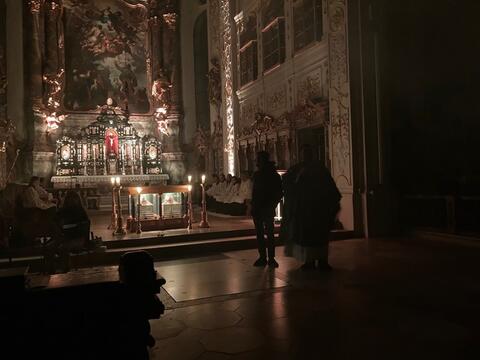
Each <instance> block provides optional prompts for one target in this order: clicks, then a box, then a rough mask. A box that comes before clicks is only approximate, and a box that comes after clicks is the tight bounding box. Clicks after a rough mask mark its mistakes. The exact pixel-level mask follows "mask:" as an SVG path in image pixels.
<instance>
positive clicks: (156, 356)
mask: <svg viewBox="0 0 480 360" xmlns="http://www.w3.org/2000/svg"><path fill="white" fill-rule="evenodd" d="M203 352H205V349H204V347H203V346H202V344H201V343H200V342H199V341H197V340H190V339H185V338H173V339H169V341H166V342H159V343H158V344H157V345H156V346H155V347H154V348H153V349H152V351H151V359H150V360H194V359H197V358H198V357H199V356H200V355H201V354H202V353H203Z"/></svg>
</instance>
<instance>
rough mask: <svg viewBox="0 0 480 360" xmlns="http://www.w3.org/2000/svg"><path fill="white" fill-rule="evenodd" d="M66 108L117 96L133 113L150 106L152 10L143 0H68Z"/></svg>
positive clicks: (85, 106)
mask: <svg viewBox="0 0 480 360" xmlns="http://www.w3.org/2000/svg"><path fill="white" fill-rule="evenodd" d="M63 4H64V9H65V18H64V21H65V67H66V84H65V86H66V87H65V98H64V107H65V109H66V110H69V111H91V110H95V109H97V107H98V106H100V105H103V104H105V101H106V99H107V98H112V99H113V100H114V102H115V103H116V105H117V106H121V107H124V106H125V105H126V104H128V108H129V110H130V112H132V113H139V114H145V113H148V112H149V110H150V103H149V96H148V91H147V89H148V88H149V79H148V76H147V73H148V72H147V63H146V58H147V56H146V46H147V39H148V24H147V17H148V9H147V7H146V6H145V2H144V1H141V0H128V1H126V0H65V1H64V3H63Z"/></svg>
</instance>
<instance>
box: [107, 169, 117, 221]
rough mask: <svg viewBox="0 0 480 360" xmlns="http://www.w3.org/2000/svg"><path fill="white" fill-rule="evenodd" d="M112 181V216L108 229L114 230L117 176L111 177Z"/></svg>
mask: <svg viewBox="0 0 480 360" xmlns="http://www.w3.org/2000/svg"><path fill="white" fill-rule="evenodd" d="M110 182H111V183H112V217H111V219H110V225H108V227H107V229H109V230H113V229H115V223H116V221H115V178H114V177H111V178H110Z"/></svg>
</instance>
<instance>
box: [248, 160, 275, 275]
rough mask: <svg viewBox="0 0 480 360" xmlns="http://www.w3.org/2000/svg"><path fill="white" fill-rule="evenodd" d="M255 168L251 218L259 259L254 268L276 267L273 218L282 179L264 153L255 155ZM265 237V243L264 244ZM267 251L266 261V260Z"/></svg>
mask: <svg viewBox="0 0 480 360" xmlns="http://www.w3.org/2000/svg"><path fill="white" fill-rule="evenodd" d="M257 168H258V170H257V171H256V172H255V173H254V174H253V189H252V209H251V213H252V217H253V222H254V224H255V231H256V233H257V244H258V253H259V255H260V256H259V258H258V259H257V261H255V263H254V264H253V265H254V266H265V265H267V264H268V266H270V267H278V263H277V262H276V261H275V243H274V234H273V230H274V222H273V219H274V216H275V208H276V207H277V205H278V203H279V201H280V199H281V198H282V195H283V191H282V179H281V178H280V175H278V173H277V171H276V169H275V165H274V163H273V162H272V161H270V155H269V153H268V152H266V151H260V152H258V153H257ZM265 235H266V236H267V242H265ZM267 250H268V260H267Z"/></svg>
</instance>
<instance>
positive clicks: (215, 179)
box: [205, 174, 220, 196]
mask: <svg viewBox="0 0 480 360" xmlns="http://www.w3.org/2000/svg"><path fill="white" fill-rule="evenodd" d="M212 181H213V182H212V184H211V185H210V187H209V188H208V189H207V191H205V193H206V194H207V195H208V196H214V195H215V194H216V191H217V188H218V184H220V179H219V178H218V175H217V174H213V175H212Z"/></svg>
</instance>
